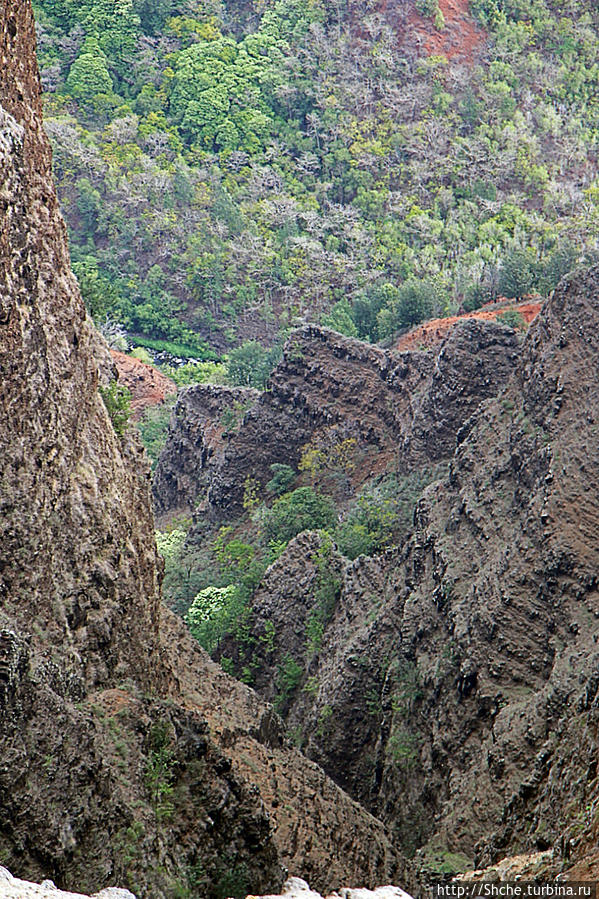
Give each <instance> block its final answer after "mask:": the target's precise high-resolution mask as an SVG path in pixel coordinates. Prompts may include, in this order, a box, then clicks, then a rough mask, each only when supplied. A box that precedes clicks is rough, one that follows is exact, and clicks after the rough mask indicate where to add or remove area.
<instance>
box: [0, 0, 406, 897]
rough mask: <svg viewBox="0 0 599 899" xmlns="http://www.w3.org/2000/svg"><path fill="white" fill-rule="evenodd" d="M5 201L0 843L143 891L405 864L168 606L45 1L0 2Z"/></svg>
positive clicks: (391, 871) (362, 874) (61, 879)
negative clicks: (44, 68)
mask: <svg viewBox="0 0 599 899" xmlns="http://www.w3.org/2000/svg"><path fill="white" fill-rule="evenodd" d="M0 214H1V217H2V221H1V225H2V226H1V227H0V407H1V409H2V416H1V421H0V484H1V488H0V491H1V492H0V602H1V607H0V858H1V859H2V861H3V862H4V863H6V864H7V865H8V866H9V867H10V868H11V870H12V871H14V872H15V873H16V874H17V875H18V876H20V877H26V878H27V879H29V880H33V881H41V880H42V879H44V878H47V877H50V878H51V879H52V880H53V881H55V882H56V883H57V884H58V885H59V886H61V887H65V888H69V887H71V886H73V887H75V886H76V888H77V889H79V890H85V891H86V892H89V893H92V892H95V891H97V890H98V889H99V888H101V887H103V886H104V885H106V884H108V883H122V884H125V885H126V886H128V887H129V888H131V889H132V890H133V891H134V892H135V893H136V894H137V895H138V897H140V899H142V897H152V899H169V897H172V896H174V895H181V894H182V893H184V892H185V891H190V890H191V891H194V892H195V893H196V894H197V895H202V896H205V897H207V899H210V897H215V896H223V895H227V894H230V893H235V894H237V895H238V894H240V893H241V892H242V891H243V890H244V889H245V890H248V889H252V890H254V891H267V890H273V889H275V890H276V889H278V887H279V886H280V885H281V883H282V881H283V877H284V872H283V867H282V861H283V859H285V860H288V862H289V865H290V867H291V866H292V865H297V867H295V868H294V870H295V871H296V872H297V873H299V874H301V873H304V872H303V870H302V866H303V867H305V869H306V871H305V873H306V875H307V876H312V875H314V883H315V885H316V887H317V888H319V889H329V888H332V887H334V886H336V885H338V884H339V883H341V882H344V881H346V879H347V878H346V874H347V875H351V877H352V879H354V878H355V879H356V880H357V881H358V882H364V883H369V882H373V881H374V878H375V877H376V879H377V881H378V882H381V881H383V882H386V881H388V879H389V878H392V877H394V876H395V874H396V872H397V871H398V870H399V869H400V867H401V864H402V862H401V860H400V859H399V858H398V856H397V853H396V852H395V851H394V849H393V847H392V845H391V843H390V840H389V838H388V835H387V834H386V832H385V828H384V827H383V825H382V824H380V822H376V821H375V820H374V819H373V818H372V817H371V816H370V815H368V814H367V813H366V812H364V810H363V809H361V808H360V807H359V806H358V805H357V804H356V803H355V802H352V801H351V800H350V799H349V798H348V797H346V796H344V795H343V794H342V792H341V791H340V790H339V788H338V787H336V786H335V785H334V784H333V783H331V781H330V780H329V779H328V778H327V777H326V776H325V775H324V773H323V772H322V770H320V769H319V768H318V767H317V766H316V765H314V764H313V763H311V762H307V761H306V760H305V759H304V758H303V757H302V756H301V755H300V754H299V753H298V752H296V751H292V750H291V749H290V748H287V747H286V745H285V743H284V740H283V738H282V737H281V736H280V735H279V729H280V724H279V723H277V721H276V717H275V716H274V715H273V713H272V710H271V709H269V708H268V707H267V706H265V705H264V704H263V703H261V702H260V701H259V700H258V699H257V697H256V696H255V695H250V694H249V692H248V691H247V690H245V688H241V687H240V686H239V685H237V684H236V683H235V682H234V681H233V680H232V679H230V678H227V677H226V676H225V675H224V674H223V675H221V677H220V680H219V681H218V689H217V686H216V681H215V683H213V682H212V680H211V678H216V673H215V671H214V669H213V668H210V666H209V665H208V663H207V662H205V660H202V658H201V654H199V650H197V649H196V647H195V645H194V643H193V641H192V640H191V638H190V637H189V635H188V634H187V633H186V631H185V629H184V628H183V626H182V625H181V624H179V623H177V622H174V623H173V622H172V621H170V618H169V617H168V615H167V616H166V617H165V618H164V619H162V618H161V615H162V613H161V606H160V578H161V562H160V560H159V558H158V556H157V553H156V548H155V544H154V540H153V517H152V512H151V507H150V496H149V483H150V482H149V469H148V466H147V463H146V461H145V459H144V456H143V451H142V449H141V446H140V444H139V442H138V441H137V440H136V439H135V437H134V436H133V432H132V431H125V432H124V433H123V434H119V433H118V432H117V430H115V428H114V427H113V426H112V423H111V419H110V416H109V413H108V411H107V408H106V407H105V405H104V403H103V400H102V398H101V396H100V394H99V392H98V380H99V370H100V369H101V370H102V371H106V370H108V369H110V366H111V365H112V363H111V360H110V356H109V355H108V352H107V350H106V348H105V346H104V345H103V344H102V343H101V341H100V339H99V338H98V337H97V335H96V334H95V332H94V331H93V329H92V327H91V325H90V324H89V321H88V320H87V319H86V315H85V310H84V307H83V303H82V301H81V298H80V295H79V293H78V289H77V285H76V282H75V280H74V278H73V276H72V275H71V272H70V267H69V257H68V251H67V244H66V233H65V227H64V224H63V222H62V220H61V218H60V216H59V212H58V206H57V201H56V196H55V193H54V188H53V185H52V178H51V168H50V151H49V147H48V143H47V141H46V139H45V137H44V134H43V130H42V125H41V109H40V94H39V82H38V75H37V70H36V65H35V55H34V26H33V17H32V13H31V6H30V3H29V0H19V2H16V0H0ZM165 614H166V613H165ZM169 622H170V623H169ZM184 659H187V661H188V665H187V666H186V665H184V664H183V660H184ZM195 669H197V670H195ZM213 689H214V690H217V693H218V703H219V708H218V710H217V711H218V714H217V712H214V714H213V713H212V712H211V710H210V705H211V703H212V698H211V697H212V692H211V691H212V690H213ZM244 691H245V692H244ZM223 703H226V705H223ZM227 718H230V719H231V720H234V721H235V725H234V727H231V728H227V727H226V726H225V725H224V724H221V723H219V722H222V721H225V720H226V719H227ZM272 741H275V743H276V749H275V748H273V749H272V752H271V749H270V748H269V747H270V746H271V743H272ZM241 744H243V747H244V751H243V754H241V749H240V745H241ZM233 749H235V751H236V752H238V751H239V753H240V756H239V759H238V761H236V762H235V763H233V762H232V761H231V759H230V751H231V750H233ZM258 787H259V788H260V789H261V790H262V797H261V796H260V792H259V789H258ZM281 796H284V797H285V798H284V801H283V802H280V797H281ZM315 796H322V797H323V798H322V802H323V805H322V807H321V808H320V812H319V814H320V819H319V820H318V821H317V822H313V821H312V817H311V814H312V813H311V803H312V801H313V799H314V797H315ZM283 804H284V809H283V808H282V806H283ZM279 805H281V811H280V812H278V811H277V814H279V815H280V831H281V834H283V836H282V837H280V836H277V835H276V834H274V833H273V820H272V815H273V814H274V813H275V810H276V809H277V808H278V806H279ZM285 828H287V830H285ZM294 840H295V842H294ZM360 844H363V845H364V846H366V847H368V852H367V853H365V852H364V851H361V852H360V851H358V848H357V847H358V846H359V845H360ZM319 847H325V848H324V849H321V848H319ZM324 852H326V853H327V854H329V853H330V857H327V859H326V864H325V860H324V858H323V853H324ZM346 858H347V859H348V867H347V871H346V869H345V859H346Z"/></svg>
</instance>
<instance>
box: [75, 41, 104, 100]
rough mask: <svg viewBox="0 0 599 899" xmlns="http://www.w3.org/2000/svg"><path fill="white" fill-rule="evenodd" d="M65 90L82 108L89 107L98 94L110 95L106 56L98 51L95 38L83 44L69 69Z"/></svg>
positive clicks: (98, 45) (98, 47) (98, 46)
mask: <svg viewBox="0 0 599 899" xmlns="http://www.w3.org/2000/svg"><path fill="white" fill-rule="evenodd" d="M66 88H67V90H68V92H69V93H70V94H71V96H73V97H74V98H75V99H76V100H79V102H80V103H82V104H83V105H84V106H90V105H91V104H92V103H93V101H94V100H95V99H96V97H97V96H98V95H99V94H111V93H112V78H111V77H110V74H109V72H108V66H107V59H106V54H105V53H104V52H103V51H102V50H101V49H100V44H99V43H98V39H97V38H95V37H88V38H87V40H86V41H85V43H84V44H83V47H82V48H81V52H80V53H79V56H78V57H77V59H76V60H75V61H74V63H73V65H72V66H71V68H70V69H69V74H68V77H67V81H66Z"/></svg>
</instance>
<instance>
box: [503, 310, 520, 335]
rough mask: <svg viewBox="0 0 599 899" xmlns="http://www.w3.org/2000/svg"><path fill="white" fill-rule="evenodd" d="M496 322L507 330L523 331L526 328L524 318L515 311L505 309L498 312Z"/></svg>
mask: <svg viewBox="0 0 599 899" xmlns="http://www.w3.org/2000/svg"><path fill="white" fill-rule="evenodd" d="M497 321H498V322H499V323H500V324H502V325H507V327H508V328H515V329H516V330H518V331H523V330H524V329H525V328H526V321H525V319H524V316H523V315H522V313H521V312H518V310H517V309H506V310H505V312H500V313H499V315H498V316H497Z"/></svg>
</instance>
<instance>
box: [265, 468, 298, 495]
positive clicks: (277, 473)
mask: <svg viewBox="0 0 599 899" xmlns="http://www.w3.org/2000/svg"><path fill="white" fill-rule="evenodd" d="M270 471H271V473H272V479H271V480H270V481H269V482H268V484H267V485H266V489H267V490H268V491H269V492H270V493H274V494H275V496H282V495H283V494H284V493H287V491H288V490H289V488H290V487H291V485H292V484H293V482H294V481H295V478H296V473H295V471H294V470H293V468H292V467H291V465H284V464H283V463H281V462H274V463H273V464H272V465H271V466H270Z"/></svg>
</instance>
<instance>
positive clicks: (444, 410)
mask: <svg viewBox="0 0 599 899" xmlns="http://www.w3.org/2000/svg"><path fill="white" fill-rule="evenodd" d="M518 352H519V343H518V339H517V337H516V335H515V334H514V332H513V331H512V330H511V329H510V328H506V327H504V326H502V325H497V324H495V323H489V322H483V323H481V322H473V321H467V322H464V323H462V324H460V325H459V326H458V327H456V328H455V329H454V331H453V332H451V334H450V335H449V337H448V339H447V340H446V341H445V342H444V343H443V345H442V346H441V348H439V349H437V351H436V352H434V353H425V352H412V353H401V354H398V353H395V352H392V351H388V350H387V351H386V350H382V349H380V348H379V347H375V346H370V345H368V344H365V343H362V342H361V341H359V340H354V339H352V338H349V337H342V336H341V335H340V334H336V333H335V332H334V331H330V330H328V329H325V328H319V327H316V326H314V325H310V326H306V327H305V328H303V329H302V330H301V331H298V332H296V333H295V334H293V335H292V336H291V337H290V338H289V340H288V342H287V344H286V346H285V350H284V353H283V357H282V359H281V362H280V363H279V364H278V365H277V367H276V368H275V370H274V372H273V374H272V375H271V378H270V381H269V385H268V390H267V391H266V392H264V393H262V394H261V395H260V396H259V397H257V398H256V399H255V402H254V403H253V404H249V401H250V399H251V397H250V396H249V395H248V393H247V392H237V391H231V390H227V389H226V388H215V387H212V386H203V385H200V386H197V387H191V388H189V389H188V390H187V391H186V392H185V393H184V394H183V396H182V397H181V398H180V399H179V400H178V402H177V406H176V408H175V417H174V420H173V426H172V428H171V432H170V434H169V439H168V441H167V445H166V447H165V449H164V451H163V454H162V456H161V458H160V460H159V462H158V467H157V471H156V477H155V481H154V497H155V503H156V506H157V510H158V512H159V514H161V515H165V514H169V513H170V514H172V513H174V512H177V511H180V509H181V507H182V506H183V507H186V508H187V509H188V510H190V509H192V508H195V506H196V503H197V499H198V497H200V498H201V499H205V500H206V503H205V505H204V507H203V509H204V510H205V511H207V512H208V513H209V514H211V515H212V516H214V517H215V518H232V517H234V516H235V515H236V514H239V513H240V512H241V511H242V508H243V495H244V485H245V483H246V481H247V479H248V478H250V479H251V480H252V482H254V483H255V484H257V485H258V486H259V487H260V488H264V485H265V484H266V483H267V482H268V481H269V480H270V478H271V477H272V473H271V470H270V466H271V465H272V464H273V463H285V464H288V465H291V466H292V467H296V466H297V465H298V462H299V460H300V457H301V455H302V449H303V448H304V446H305V445H306V444H308V443H310V442H313V443H318V442H320V444H321V445H322V446H325V447H326V446H334V445H335V444H339V443H340V442H341V441H344V440H351V441H352V443H353V446H354V454H355V456H356V458H359V459H360V460H361V463H360V465H359V466H357V471H356V474H355V476H354V480H355V481H356V483H359V482H363V480H365V479H366V478H368V477H369V476H373V475H376V474H379V473H381V472H385V471H389V470H393V469H395V468H396V467H397V453H398V447H399V448H401V458H400V465H401V467H402V470H404V469H410V470H411V469H413V468H414V467H417V466H421V465H426V464H429V463H431V462H436V461H438V460H439V459H441V458H448V457H449V456H450V455H451V453H452V452H453V449H454V446H455V435H456V433H457V431H458V430H459V428H460V427H461V426H462V424H463V423H464V421H465V420H466V419H467V418H468V416H469V415H470V414H471V413H472V411H473V410H474V409H475V408H476V407H477V405H478V404H479V403H480V402H481V401H482V400H484V399H486V398H487V397H489V396H493V395H494V394H495V393H496V392H497V390H498V389H499V388H500V387H501V386H502V385H503V384H504V383H505V381H506V380H507V378H508V377H509V375H510V373H511V371H512V370H513V367H514V364H515V361H516V359H517V357H518ZM227 407H228V408H229V409H230V410H233V409H235V408H237V409H238V410H245V411H244V412H242V413H240V414H239V415H238V416H237V420H236V424H235V426H234V427H232V428H231V429H230V430H229V432H228V433H225V428H224V427H223V424H222V416H223V412H224V410H225V408H227ZM427 429H428V432H427ZM354 486H355V485H354ZM171 510H172V511H171Z"/></svg>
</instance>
